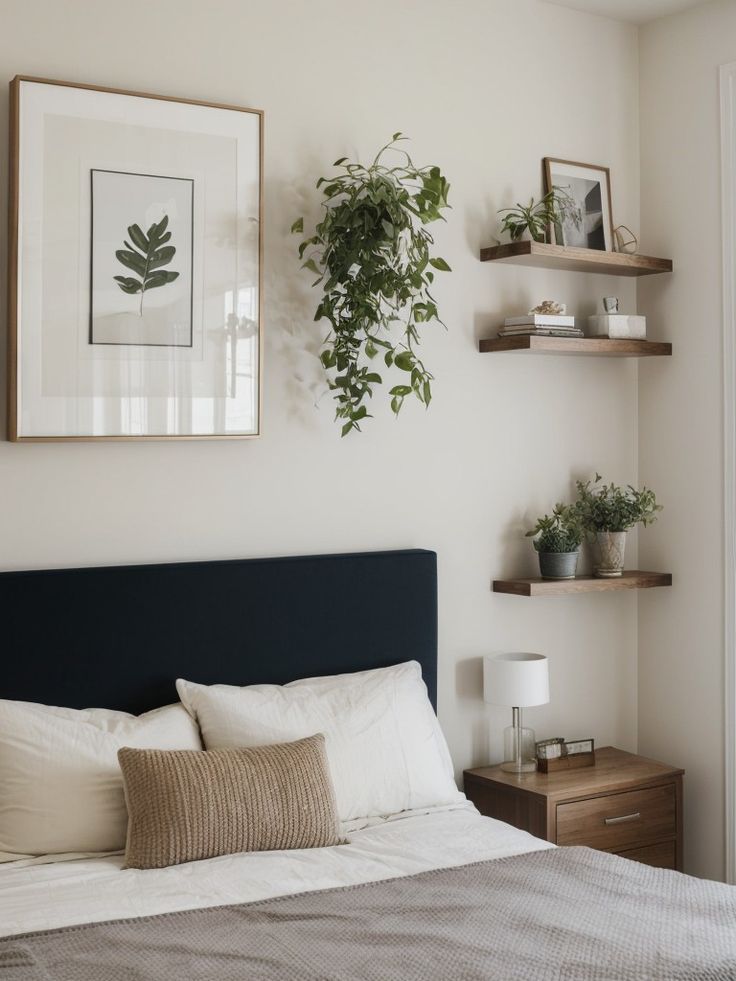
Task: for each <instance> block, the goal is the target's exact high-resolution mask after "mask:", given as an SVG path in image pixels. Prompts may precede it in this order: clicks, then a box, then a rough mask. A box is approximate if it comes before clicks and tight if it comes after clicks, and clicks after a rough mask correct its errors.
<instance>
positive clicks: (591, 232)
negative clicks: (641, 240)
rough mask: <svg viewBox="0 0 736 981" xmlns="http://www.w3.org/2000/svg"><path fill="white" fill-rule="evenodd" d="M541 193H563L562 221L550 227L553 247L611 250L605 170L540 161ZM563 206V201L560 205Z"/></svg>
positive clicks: (548, 159)
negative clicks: (542, 188)
mask: <svg viewBox="0 0 736 981" xmlns="http://www.w3.org/2000/svg"><path fill="white" fill-rule="evenodd" d="M544 182H545V190H546V191H547V192H549V191H551V190H552V188H553V187H557V188H560V189H561V190H562V191H564V192H565V194H566V196H567V198H568V199H569V201H568V202H567V204H566V205H565V206H563V209H562V212H563V220H562V221H561V222H559V223H557V224H556V225H555V226H554V227H553V232H554V238H555V244H556V245H568V246H574V247H575V248H580V249H598V250H599V251H604V252H612V251H613V216H612V208H611V177H610V171H609V169H608V167H599V166H597V165H595V164H586V163H579V162H578V161H575V160H558V159H557V158H556V157H545V158H544ZM563 204H564V202H563Z"/></svg>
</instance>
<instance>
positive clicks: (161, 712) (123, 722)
mask: <svg viewBox="0 0 736 981" xmlns="http://www.w3.org/2000/svg"><path fill="white" fill-rule="evenodd" d="M122 746H134V747H139V748H146V749H149V748H155V749H201V741H200V739H199V732H198V730H197V727H196V725H195V723H194V722H193V721H192V718H191V716H189V715H188V714H187V712H186V711H185V710H184V709H183V708H182V706H181V705H168V706H166V707H165V708H160V709H156V710H155V711H153V712H147V713H146V714H145V715H140V716H134V715H128V713H127V712H113V711H109V710H107V709H82V710H77V709H66V708H55V707H52V706H48V705H37V704H35V703H32V702H12V701H8V700H5V699H0V852H2V853H5V854H2V855H0V861H12V860H13V859H14V858H16V857H18V855H51V854H61V853H64V852H111V851H120V850H122V849H123V848H124V847H125V833H126V827H127V812H126V809H125V798H124V795H123V778H122V774H121V772H120V766H119V764H118V758H117V753H118V750H119V749H120V748H121V747H122Z"/></svg>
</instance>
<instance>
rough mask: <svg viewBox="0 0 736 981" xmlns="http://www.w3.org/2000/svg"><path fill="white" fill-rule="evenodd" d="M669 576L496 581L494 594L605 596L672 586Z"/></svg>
mask: <svg viewBox="0 0 736 981" xmlns="http://www.w3.org/2000/svg"><path fill="white" fill-rule="evenodd" d="M671 585H672V574H671V573H669V572H640V571H639V570H633V571H626V572H624V574H623V575H622V576H620V577H617V578H615V579H596V578H595V577H594V576H577V577H576V578H575V579H494V581H493V592H494V593H511V594H513V595H514V596H560V595H561V594H562V593H602V592H604V591H607V590H621V589H651V588H652V587H654V586H671Z"/></svg>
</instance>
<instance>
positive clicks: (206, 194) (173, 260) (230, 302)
mask: <svg viewBox="0 0 736 981" xmlns="http://www.w3.org/2000/svg"><path fill="white" fill-rule="evenodd" d="M10 125H11V132H10V145H11V182H10V222H11V236H10V248H9V253H10V259H9V290H8V293H9V318H8V321H9V355H10V356H9V413H8V418H9V432H8V435H9V438H10V439H11V440H24V441H25V440H29V441H30V440H91V439H112V440H131V439H223V438H241V437H252V436H257V435H258V434H259V432H260V416H261V374H262V373H261V361H262V356H261V348H262V322H261V255H262V248H261V225H262V222H261V217H262V214H261V197H262V194H261V190H262V159H263V158H262V140H263V114H262V113H261V112H259V111H257V110H253V109H244V108H240V107H237V106H225V105H212V104H209V103H204V102H191V101H187V100H184V99H169V98H164V97H161V96H155V95H147V94H143V93H138V92H124V91H119V90H117V89H107V88H96V87H93V86H86V85H75V84H70V83H65V82H55V81H48V80H45V79H38V78H25V77H18V78H15V79H14V80H13V82H11V124H10Z"/></svg>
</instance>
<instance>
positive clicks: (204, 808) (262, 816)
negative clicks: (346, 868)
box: [118, 733, 343, 869]
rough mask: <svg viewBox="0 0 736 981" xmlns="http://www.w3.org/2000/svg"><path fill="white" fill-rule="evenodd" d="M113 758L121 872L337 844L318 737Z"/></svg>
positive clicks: (332, 796) (327, 772)
mask: <svg viewBox="0 0 736 981" xmlns="http://www.w3.org/2000/svg"><path fill="white" fill-rule="evenodd" d="M118 759H119V761H120V767H121V769H122V771H123V780H124V783H125V800H126V803H127V805H128V838H127V844H126V849H125V865H126V868H131V869H160V868H165V867H166V866H168V865H178V864H180V863H181V862H194V861H197V860H198V859H202V858H214V857H215V856H216V855H230V854H235V853H236V852H252V851H268V850H272V849H280V848H323V847H325V846H327V845H339V844H341V843H342V841H343V839H342V838H341V837H340V830H339V823H338V816H337V808H336V805H335V791H334V788H333V786H332V779H331V777H330V770H329V765H328V763H327V754H326V752H325V738H324V736H323V735H322V734H321V733H319V734H318V735H315V736H309V737H308V738H306V739H299V740H297V741H296V742H291V743H279V744H277V745H275V746H258V747H253V748H250V749H214V750H208V751H206V752H198V751H196V750H157V749H128V748H124V749H121V750H120V751H119V752H118Z"/></svg>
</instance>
